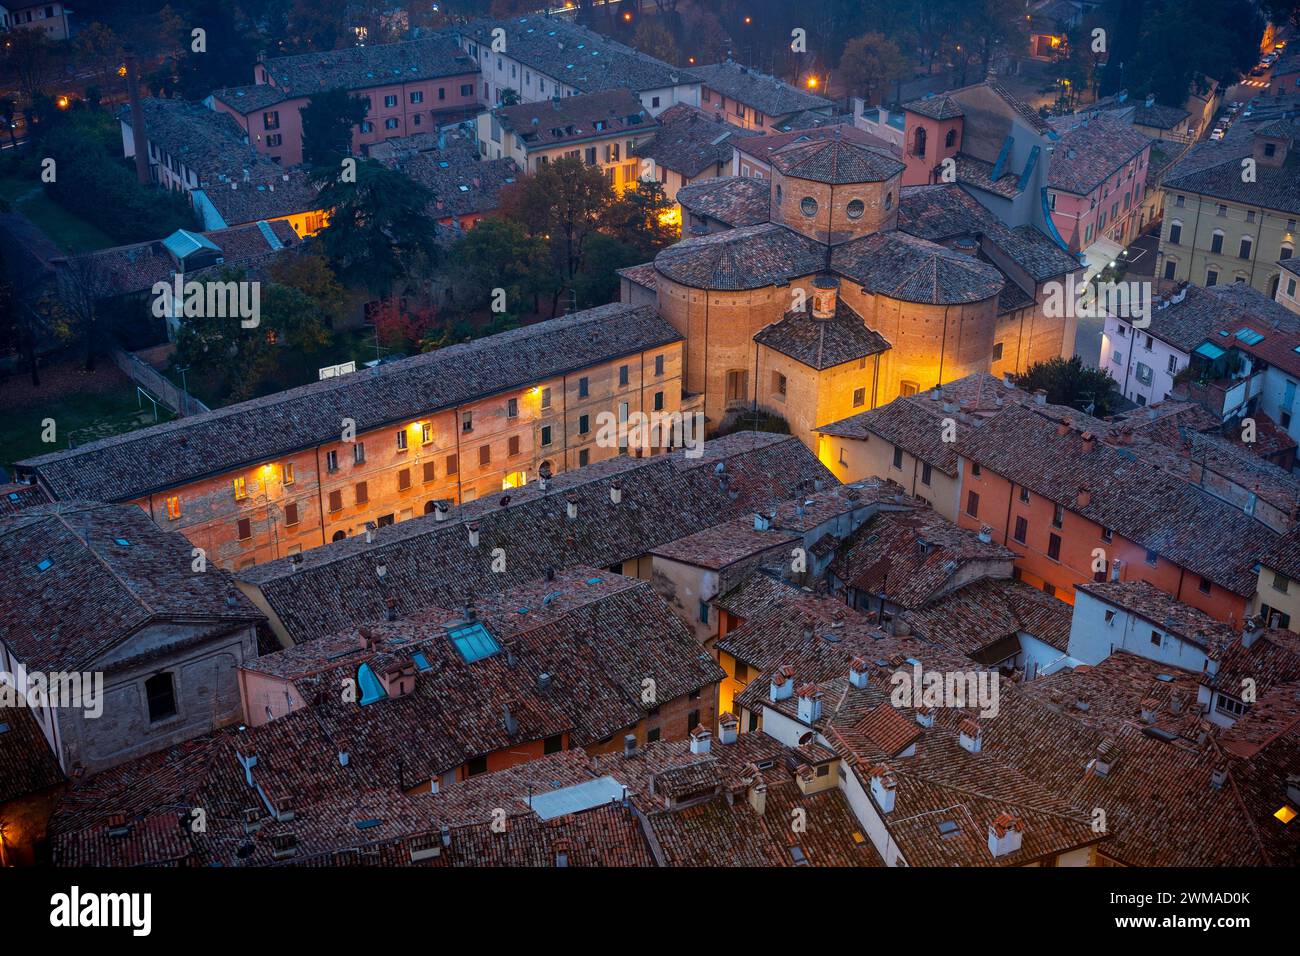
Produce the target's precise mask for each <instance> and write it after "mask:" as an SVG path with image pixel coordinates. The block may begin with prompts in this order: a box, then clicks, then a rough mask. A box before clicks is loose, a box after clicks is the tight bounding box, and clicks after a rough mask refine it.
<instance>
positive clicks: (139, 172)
mask: <svg viewBox="0 0 1300 956" xmlns="http://www.w3.org/2000/svg"><path fill="white" fill-rule="evenodd" d="M125 59H126V91H127V97H128V98H129V99H130V101H131V145H132V148H133V149H134V150H135V178H136V179H138V180H139V181H140V184H141V185H143V186H148V185H149V138H148V136H147V135H145V128H144V109H143V108H142V107H141V105H140V61H139V60H137V59H136V56H135V52H134V51H128V52H127V54H126V57H125Z"/></svg>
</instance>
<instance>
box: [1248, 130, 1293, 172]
mask: <svg viewBox="0 0 1300 956" xmlns="http://www.w3.org/2000/svg"><path fill="white" fill-rule="evenodd" d="M1253 147H1254V149H1253V154H1254V157H1255V164H1256V165H1257V166H1269V167H1272V168H1275V169H1277V168H1281V166H1282V164H1283V163H1285V162H1286V157H1287V153H1288V152H1289V151H1290V149H1291V134H1290V127H1289V126H1288V125H1287V124H1285V123H1283V122H1281V121H1278V122H1274V123H1265V124H1264V125H1263V126H1261V127H1260V128H1259V129H1257V130H1256V131H1255V138H1254V143H1253Z"/></svg>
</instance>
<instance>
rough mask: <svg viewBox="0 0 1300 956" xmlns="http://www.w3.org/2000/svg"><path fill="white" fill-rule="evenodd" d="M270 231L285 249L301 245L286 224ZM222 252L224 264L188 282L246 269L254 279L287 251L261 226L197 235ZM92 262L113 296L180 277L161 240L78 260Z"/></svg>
mask: <svg viewBox="0 0 1300 956" xmlns="http://www.w3.org/2000/svg"><path fill="white" fill-rule="evenodd" d="M267 228H268V229H270V230H271V234H272V235H274V236H275V238H276V240H277V241H278V242H279V243H280V244H281V246H282V247H283V248H292V247H294V246H296V245H297V244H298V242H299V240H298V236H297V234H296V233H295V232H294V231H293V227H292V226H290V225H289V223H287V222H284V221H278V222H273V223H268V224H267ZM197 235H201V236H203V237H204V238H205V239H207V240H208V241H209V242H211V243H212V244H213V245H215V246H216V247H217V248H218V249H220V250H221V258H222V259H223V262H222V263H221V264H220V265H213V266H207V267H205V268H202V269H191V270H190V271H189V272H187V273H185V278H186V280H189V279H202V278H203V277H205V276H216V275H217V274H218V273H220V272H221V271H222V270H223V269H243V270H245V271H246V272H247V273H249V274H250V275H251V276H253V277H257V276H258V275H260V270H261V269H262V268H263V267H264V266H265V265H266V264H267V263H269V262H270V261H271V260H272V259H274V258H275V257H277V256H279V255H280V254H281V252H282V251H283V249H277V248H275V246H273V245H272V244H271V243H269V242H268V241H267V238H266V233H265V232H264V231H263V230H262V228H261V225H260V223H256V222H254V223H245V224H242V225H237V226H233V227H231V228H229V229H218V230H215V231H213V232H204V233H197ZM74 259H76V260H83V261H86V262H89V263H91V264H92V265H91V268H93V269H95V270H97V271H99V272H101V273H102V274H103V276H104V279H105V282H106V284H107V286H108V288H110V289H111V290H112V294H113V295H131V294H134V293H140V292H146V291H149V290H151V289H152V288H153V284H154V283H155V282H171V281H172V277H173V276H174V275H175V274H176V265H177V263H176V260H175V259H173V258H172V257H171V255H169V254H168V252H167V250H166V249H164V248H163V246H162V243H161V242H160V241H158V240H154V241H152V242H137V243H134V244H132V245H129V246H113V247H111V248H108V249H99V250H97V251H95V252H88V253H85V254H83V255H81V256H76V257H74Z"/></svg>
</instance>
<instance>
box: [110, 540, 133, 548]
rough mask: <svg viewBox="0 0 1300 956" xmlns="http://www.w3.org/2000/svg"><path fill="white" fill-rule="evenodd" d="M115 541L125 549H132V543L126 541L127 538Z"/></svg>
mask: <svg viewBox="0 0 1300 956" xmlns="http://www.w3.org/2000/svg"><path fill="white" fill-rule="evenodd" d="M113 541H114V542H116V543H117V544H120V545H121V546H122V547H124V548H129V547H131V542H130V541H128V540H126V538H114V539H113Z"/></svg>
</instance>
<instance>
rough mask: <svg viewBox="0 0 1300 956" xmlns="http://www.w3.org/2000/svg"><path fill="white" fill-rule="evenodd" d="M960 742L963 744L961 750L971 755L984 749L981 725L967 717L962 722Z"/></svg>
mask: <svg viewBox="0 0 1300 956" xmlns="http://www.w3.org/2000/svg"><path fill="white" fill-rule="evenodd" d="M958 741H959V742H960V743H961V749H962V750H965V751H967V752H969V753H973V754H977V753H979V752H980V749H981V747H983V740H982V733H981V731H980V725H979V723H978V722H977V721H976V720H974V719H973V718H971V717H967V718H966V719H965V720H963V721H962V722H961V726H960V733H959V735H958Z"/></svg>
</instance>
